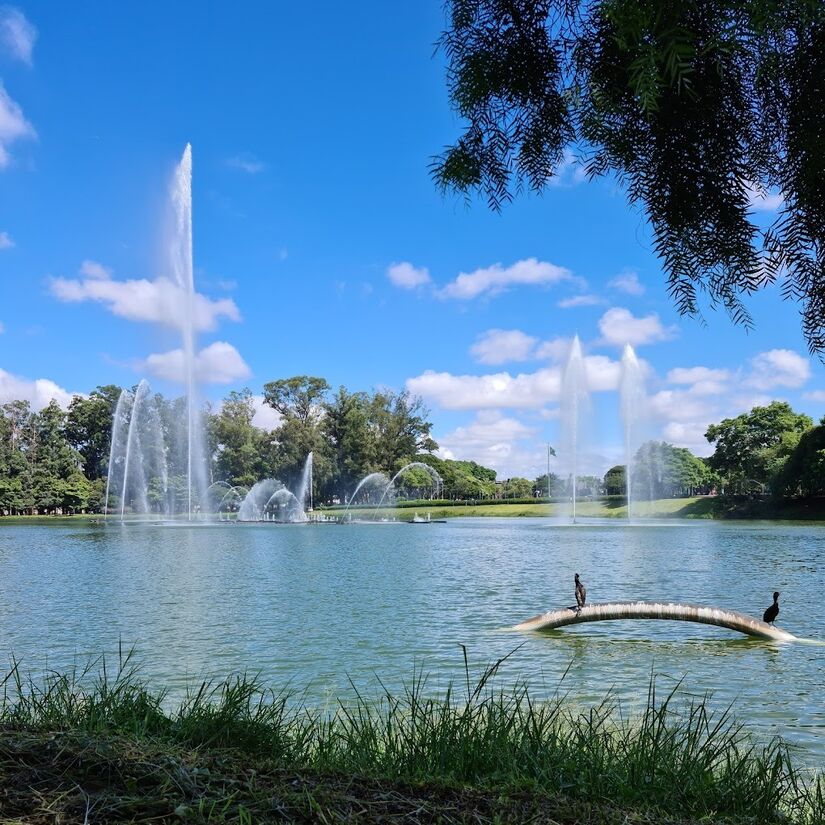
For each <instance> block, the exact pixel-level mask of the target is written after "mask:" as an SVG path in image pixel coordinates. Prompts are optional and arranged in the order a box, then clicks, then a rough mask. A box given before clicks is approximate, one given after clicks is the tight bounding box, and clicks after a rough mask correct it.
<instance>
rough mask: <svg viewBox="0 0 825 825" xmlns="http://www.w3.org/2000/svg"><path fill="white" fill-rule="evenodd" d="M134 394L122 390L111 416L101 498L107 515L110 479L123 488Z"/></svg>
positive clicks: (110, 486)
mask: <svg viewBox="0 0 825 825" xmlns="http://www.w3.org/2000/svg"><path fill="white" fill-rule="evenodd" d="M134 400H135V399H134V396H133V395H132V393H131V392H129V390H122V391H121V393H120V396H119V397H118V399H117V405H116V406H115V412H114V415H113V417H112V432H111V437H110V440H109V464H108V467H107V471H106V498H105V499H104V500H103V502H104V503H103V512H104V513H105V514H106V515H107V516H108V515H109V496H110V492H111V488H112V481H114V482H115V488H117V485H118V479H120V489H121V491H122V490H123V480H122V479H123V478H124V475H125V467H124V464H125V461H126V441H127V439H128V437H129V419H130V418H131V415H132V405H133V404H134Z"/></svg>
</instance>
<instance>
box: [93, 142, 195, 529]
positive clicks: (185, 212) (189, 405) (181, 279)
mask: <svg viewBox="0 0 825 825" xmlns="http://www.w3.org/2000/svg"><path fill="white" fill-rule="evenodd" d="M170 204H171V209H172V227H171V236H170V243H169V248H168V254H169V259H168V269H169V273H168V275H169V280H171V281H172V283H173V284H174V285H175V287H176V288H177V289H176V291H175V293H174V295H175V299H176V300H177V306H176V310H177V326H178V329H179V331H180V336H181V352H182V354H183V376H182V381H183V384H184V386H185V404H186V413H185V415H184V416H183V418H182V420H180V421H179V425H178V426H171V423H169V424H168V426H167V427H166V428H165V429H164V428H163V427H162V426H161V422H160V418H159V412H158V410H157V406H156V405H155V404H153V403H152V400H151V398H150V396H149V385H148V384H147V383H146V382H145V381H141V382H140V384H138V387H137V389H136V391H135V393H134V394H132V393H130V392H128V391H124V392H123V393H122V394H121V397H120V399H119V401H118V404H117V408H116V410H115V415H114V420H113V423H112V442H111V449H110V454H109V472H108V477H107V480H106V511H107V513H108V512H109V510H110V507H109V500H110V499H109V496H110V494H113V495H116V496H118V497H119V499H120V504H119V507H118V508H117V509H118V510H119V512H120V515H121V518H123V516H124V515H125V512H126V508H127V506H128V507H129V510H130V511H131V512H133V513H146V512H149V511H150V509H151V510H154V511H158V510H160V511H161V512H164V513H165V514H166V515H174V514H177V513H181V512H185V513H186V516H187V518H189V519H190V520H191V518H192V516H193V513H195V510H196V507H197V506H198V504H199V503H203V502H205V501H206V500H207V495H206V491H207V488H208V482H207V475H208V474H207V467H206V461H205V457H204V449H203V437H202V427H201V415H200V404H199V402H198V393H197V382H196V375H195V358H196V345H197V340H196V329H195V318H194V298H195V282H194V271H193V261H192V147H191V145H190V144H187V145H186V149H185V150H184V152H183V156H182V157H181V160H180V163H178V165H177V166H176V168H175V172H174V174H173V176H172V185H171V190H170ZM181 450H183V452H184V453H185V457H184V461H183V465H184V468H185V472H184V475H185V485H186V496H185V504H184V506H183V507H181V505H180V502H178V501H177V497H174V498H173V499H171V500H170V499H169V498H168V492H169V491H168V483H169V473H168V467H169V464H170V463H171V454H173V453H177V452H179V451H181ZM157 479H160V480H159V481H158V480H157ZM150 485H153V490H152V492H153V494H154V495H155V496H157V495H158V487H159V485H160V488H161V489H162V495H163V497H164V499H165V501H164V502H163V507H162V508H159V507H157V506H151V507H150V502H149V492H150Z"/></svg>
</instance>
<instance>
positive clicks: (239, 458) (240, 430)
mask: <svg viewBox="0 0 825 825" xmlns="http://www.w3.org/2000/svg"><path fill="white" fill-rule="evenodd" d="M254 416H255V403H254V400H253V398H252V391H251V390H249V389H243V390H241V391H240V392H234V391H233V392H230V393H229V395H228V396H227V397H226V398H225V399H224V400H223V402H222V404H221V408H220V411H219V412H218V413H216V414H214V415H211V416H209V426H208V430H209V438H210V444H211V448H212V455H213V456H214V472H213V475H214V477H215V478H216V479H217V480H219V481H226V482H227V483H228V484H230V485H232V486H236V485H243V486H245V487H251V486H252V485H253V484H254V483H255V482H256V481H259V480H260V479H261V478H263V477H264V471H265V467H264V462H265V457H266V454H267V449H266V442H267V441H268V440H269V438H270V437H271V436H270V434H269V433H265V432H264V431H262V430H259V429H258V428H257V427H255V425H254V424H253V423H252V419H253V418H254Z"/></svg>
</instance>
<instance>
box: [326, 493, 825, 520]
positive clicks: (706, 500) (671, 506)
mask: <svg viewBox="0 0 825 825" xmlns="http://www.w3.org/2000/svg"><path fill="white" fill-rule="evenodd" d="M417 509H418V512H419V514H420V515H425V514H426V513H429V514H430V516H431V518H439V519H442V518H461V517H484V516H499V517H528V516H533V517H547V516H562V515H567V514H569V512H570V511H569V507H565V505H562V504H558V503H551V504H535V503H528V504H465V503H463V502H455V504H452V505H444V504H437V505H435V506H432V507H430V506H428V504H427V502H426V501H424V502H421V504H420V506H418V507H417ZM333 512H336V513H340V512H343V511H342V510H340V509H338V508H336V509H335V510H334V511H333ZM349 512H350V513H351V514H352V516H353V518H359V517H362V516H364V517H367V518H373V517H374V516H375V515H376V511H375V510H374V509H373V508H369V507H365V508H358V507H352V508H350V510H349ZM576 512H577V514H578V515H579V516H581V517H583V518H617V519H626V518H627V505H625V504H623V503H621V502H618V501H615V500H596V501H580V502H578V503H577V505H576ZM634 513H635V515H636V516H637V517H639V518H653V519H656V518H661V519H666V518H685V519H771V520H800V521H823V520H825V499H807V500H787V501H774V500H772V499H739V498H727V497H723V496H695V497H693V498H663V499H657V500H654V501H640V502H637V503H636V504H635V505H634ZM378 515H379V516H384V517H387V518H399V519H410V518H412V513H411V508H409V507H404V508H396V509H392V508H382V509H381V510H380V511H379V512H378Z"/></svg>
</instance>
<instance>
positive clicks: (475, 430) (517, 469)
mask: <svg viewBox="0 0 825 825" xmlns="http://www.w3.org/2000/svg"><path fill="white" fill-rule="evenodd" d="M535 436H536V430H535V429H534V428H533V427H529V426H527V425H526V424H524V423H523V422H521V421H518V420H517V419H515V418H508V417H505V416H504V415H502V414H501V413H498V412H494V411H490V410H488V411H486V412H480V413H478V415H477V416H476V417H475V419H474V420H473V421H471V422H470V423H469V424H467V425H466V426H463V427H457V428H456V429H455V430H453V431H452V432H451V433H446V434H445V435H439V436H438V438H437V439H436V440H437V441H438V443H439V447H440V449H439V454H440V455H441V456H442V457H443V458H454V459H457V460H465V461H477V462H478V463H479V464H482V465H483V466H485V467H492V468H493V469H494V470H496V472H498V473H500V474H503V475H504V476H505V477H506V476H513V475H517V474H525V475H527V476H528V477H530V478H532V477H533V475H535V474H536V472H535V470H536V467H537V464H538V463H539V461H540V459H541V458H542V457H543V456H542V454H541V451H539V450H535V449H530V446H529V444H525V443H523V442H525V441H526V440H528V439H532V438H534V437H535ZM519 442H522V443H519Z"/></svg>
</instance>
